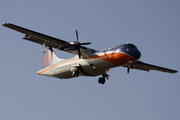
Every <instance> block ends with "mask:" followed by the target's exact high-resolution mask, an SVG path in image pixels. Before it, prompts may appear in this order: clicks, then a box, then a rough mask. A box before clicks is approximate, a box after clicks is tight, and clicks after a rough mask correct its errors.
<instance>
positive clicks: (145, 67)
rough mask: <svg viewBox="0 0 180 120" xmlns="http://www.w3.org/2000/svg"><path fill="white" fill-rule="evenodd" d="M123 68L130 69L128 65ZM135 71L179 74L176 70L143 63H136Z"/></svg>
mask: <svg viewBox="0 0 180 120" xmlns="http://www.w3.org/2000/svg"><path fill="white" fill-rule="evenodd" d="M122 67H128V64H126V65H123V66H122ZM133 69H138V70H143V71H147V72H149V71H150V70H157V71H161V72H167V73H177V71H176V70H172V69H168V68H164V67H159V66H155V65H151V64H147V63H143V62H141V61H136V62H135V63H134V64H133Z"/></svg>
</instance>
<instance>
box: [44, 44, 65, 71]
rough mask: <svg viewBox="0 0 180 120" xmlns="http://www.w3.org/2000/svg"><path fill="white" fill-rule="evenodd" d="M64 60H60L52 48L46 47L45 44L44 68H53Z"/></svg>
mask: <svg viewBox="0 0 180 120" xmlns="http://www.w3.org/2000/svg"><path fill="white" fill-rule="evenodd" d="M61 60H63V59H60V58H58V57H57V56H56V55H55V53H54V51H53V49H52V47H49V46H46V45H44V44H43V66H44V68H45V67H48V66H51V65H53V64H55V63H57V62H59V61H61Z"/></svg>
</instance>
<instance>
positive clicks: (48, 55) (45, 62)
mask: <svg viewBox="0 0 180 120" xmlns="http://www.w3.org/2000/svg"><path fill="white" fill-rule="evenodd" d="M52 57H53V56H52V52H48V53H47V54H46V56H45V57H44V60H43V65H44V66H47V65H48V64H49V63H50V62H51V60H52Z"/></svg>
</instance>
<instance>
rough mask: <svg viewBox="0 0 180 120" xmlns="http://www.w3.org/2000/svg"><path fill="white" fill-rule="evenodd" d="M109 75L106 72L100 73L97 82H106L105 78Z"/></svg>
mask: <svg viewBox="0 0 180 120" xmlns="http://www.w3.org/2000/svg"><path fill="white" fill-rule="evenodd" d="M109 77H110V76H109V75H108V74H102V77H100V78H99V80H98V82H99V84H104V83H105V82H106V79H105V78H107V79H108V80H109Z"/></svg>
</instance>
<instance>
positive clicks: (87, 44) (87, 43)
mask: <svg viewBox="0 0 180 120" xmlns="http://www.w3.org/2000/svg"><path fill="white" fill-rule="evenodd" d="M89 44H91V42H87V43H81V45H89Z"/></svg>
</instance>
